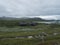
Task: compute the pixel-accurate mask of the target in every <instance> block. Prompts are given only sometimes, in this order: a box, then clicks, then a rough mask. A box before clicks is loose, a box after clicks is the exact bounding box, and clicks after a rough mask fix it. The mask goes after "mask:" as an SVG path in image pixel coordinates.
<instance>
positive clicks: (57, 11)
mask: <svg viewBox="0 0 60 45" xmlns="http://www.w3.org/2000/svg"><path fill="white" fill-rule="evenodd" d="M0 16H10V17H26V16H27V17H28V16H40V17H45V18H46V19H47V16H48V17H51V18H54V19H60V17H59V16H60V0H0Z"/></svg>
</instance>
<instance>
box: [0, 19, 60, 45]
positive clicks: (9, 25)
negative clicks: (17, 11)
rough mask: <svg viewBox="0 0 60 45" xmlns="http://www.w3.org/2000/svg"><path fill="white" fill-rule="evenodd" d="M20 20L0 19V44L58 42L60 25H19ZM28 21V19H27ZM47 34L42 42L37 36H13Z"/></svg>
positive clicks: (36, 44) (59, 39)
mask: <svg viewBox="0 0 60 45" xmlns="http://www.w3.org/2000/svg"><path fill="white" fill-rule="evenodd" d="M19 22H21V21H20V20H0V45H55V44H57V45H58V44H60V25H59V24H41V23H39V24H38V25H36V26H19V25H18V23H19ZM27 22H29V21H27ZM42 32H45V33H47V34H48V36H45V39H44V42H43V41H42V40H41V39H40V37H39V38H23V39H20V38H15V37H18V36H30V35H39V34H41V33H42Z"/></svg>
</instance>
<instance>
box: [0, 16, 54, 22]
mask: <svg viewBox="0 0 60 45" xmlns="http://www.w3.org/2000/svg"><path fill="white" fill-rule="evenodd" d="M0 20H30V21H31V20H33V21H55V20H45V19H42V18H39V17H34V18H29V17H22V18H13V17H0Z"/></svg>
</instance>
